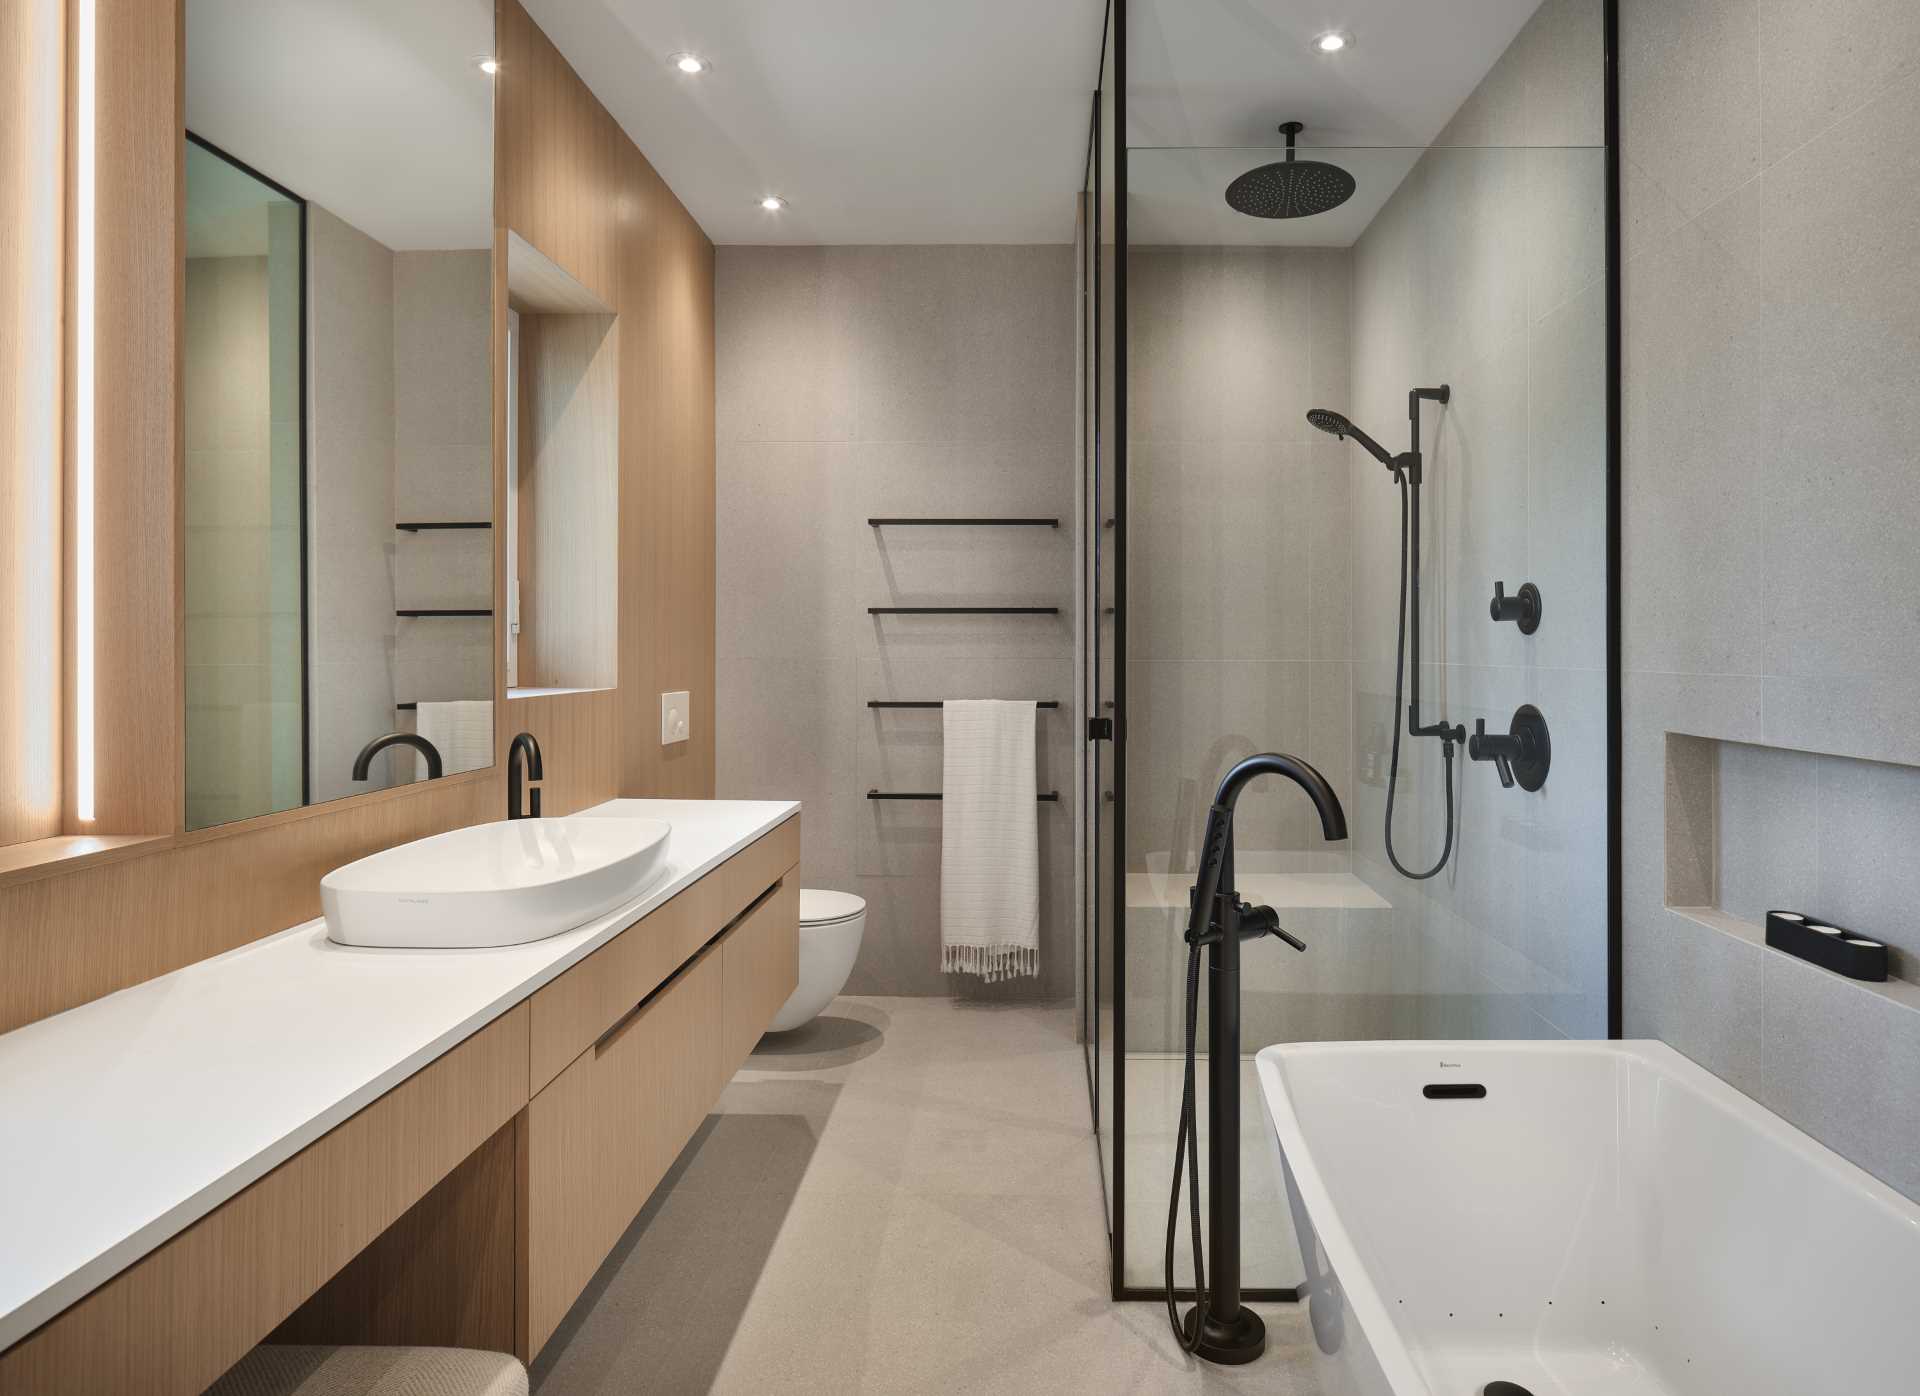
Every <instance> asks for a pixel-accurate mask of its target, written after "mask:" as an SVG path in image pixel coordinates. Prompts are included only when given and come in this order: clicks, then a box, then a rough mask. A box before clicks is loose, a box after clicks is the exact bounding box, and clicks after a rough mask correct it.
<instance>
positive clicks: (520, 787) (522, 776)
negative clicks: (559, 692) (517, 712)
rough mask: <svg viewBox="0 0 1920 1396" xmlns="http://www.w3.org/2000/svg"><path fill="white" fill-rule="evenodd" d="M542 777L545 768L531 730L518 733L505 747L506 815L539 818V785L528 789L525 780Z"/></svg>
mask: <svg viewBox="0 0 1920 1396" xmlns="http://www.w3.org/2000/svg"><path fill="white" fill-rule="evenodd" d="M545 779H546V770H545V767H544V766H543V765H542V763H541V761H540V743H539V741H538V740H536V739H535V737H534V735H533V733H531V732H522V733H520V734H519V735H518V736H516V737H515V738H514V739H513V741H512V743H511V744H510V745H509V746H508V747H507V818H509V819H538V818H539V817H540V787H539V786H537V785H536V786H534V787H533V788H532V789H531V790H528V789H527V782H528V781H535V780H545ZM523 791H524V792H525V798H524V799H522V792H523Z"/></svg>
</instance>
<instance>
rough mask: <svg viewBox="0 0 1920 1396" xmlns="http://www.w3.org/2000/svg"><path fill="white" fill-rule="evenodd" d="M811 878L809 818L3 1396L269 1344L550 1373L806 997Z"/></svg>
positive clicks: (59, 1327) (228, 1214)
mask: <svg viewBox="0 0 1920 1396" xmlns="http://www.w3.org/2000/svg"><path fill="white" fill-rule="evenodd" d="M799 860H800V821H799V818H798V817H797V816H796V817H794V818H791V819H788V820H786V821H785V822H784V823H781V824H779V825H777V826H776V827H775V828H773V829H772V830H770V831H768V832H767V833H766V834H763V835H762V836H761V837H760V838H759V839H757V840H756V841H755V842H753V843H751V844H749V845H748V846H747V847H746V848H744V849H742V850H741V851H740V852H739V853H737V854H735V855H734V856H733V857H732V858H729V859H728V860H727V861H726V862H724V863H722V864H720V865H719V866H718V867H716V868H714V869H713V870H712V871H711V872H709V873H707V875H706V876H705V877H703V878H701V879H700V880H699V881H698V882H695V883H693V884H692V885H691V886H689V887H687V888H685V889H683V890H682V891H681V892H679V893H678V894H676V895H675V896H674V897H673V898H672V900H670V901H668V902H667V903H665V904H664V905H662V906H660V907H659V908H657V909H655V910H654V911H653V912H651V913H650V914H648V915H647V916H646V917H645V918H643V919H642V920H640V921H638V922H636V923H634V925H632V926H630V927H629V928H627V929H626V930H625V931H623V932H621V933H620V934H619V935H617V936H615V937H614V938H613V939H612V940H610V941H608V942H607V943H606V944H605V945H603V946H601V947H600V948H599V949H598V950H596V951H594V952H593V953H592V954H591V955H589V956H587V957H586V958H585V959H584V960H581V961H580V962H579V963H578V964H576V965H574V966H573V967H572V968H570V969H568V970H567V971H566V972H565V973H563V974H561V975H560V976H559V977H558V978H556V979H554V980H553V981H552V982H550V983H548V984H546V985H544V986H542V987H541V988H540V989H538V990H536V991H535V992H534V993H533V994H532V995H531V997H530V998H529V999H527V1000H526V1001H524V1002H522V1003H520V1004H517V1005H515V1006H514V1007H513V1008H511V1009H509V1010H508V1011H507V1012H506V1013H504V1014H503V1015H501V1016H500V1017H498V1018H496V1019H494V1020H493V1021H492V1022H491V1023H489V1024H488V1025H487V1026H485V1027H483V1028H481V1029H480V1030H479V1031H478V1032H476V1033H475V1034H474V1035H472V1036H471V1037H469V1038H467V1039H466V1040H465V1041H463V1042H461V1043H460V1044H459V1045H457V1046H455V1047H453V1048H452V1049H450V1050H449V1051H447V1052H446V1053H444V1054H443V1055H441V1056H440V1057H438V1058H436V1059H435V1060H434V1061H432V1062H430V1063H428V1064H427V1065H426V1066H424V1067H422V1068H421V1069H420V1070H418V1071H416V1072H415V1073H414V1074H413V1075H412V1076H410V1077H408V1078H407V1079H406V1080H404V1081H402V1082H400V1083H399V1084H398V1085H396V1086H394V1087H393V1088H392V1089H391V1090H389V1091H388V1092H387V1093H386V1094H385V1095H382V1096H380V1097H379V1098H378V1099H377V1100H374V1101H373V1102H371V1103H370V1104H368V1105H367V1106H365V1107H363V1108H362V1109H361V1110H360V1111H358V1112H357V1113H356V1114H354V1115H352V1116H350V1117H349V1118H348V1119H347V1120H345V1121H344V1122H343V1123H341V1124H339V1125H337V1126H335V1127H334V1128H333V1129H332V1130H331V1131H329V1132H328V1133H326V1134H324V1135H322V1136H321V1137H320V1138H319V1139H317V1140H315V1141H314V1142H313V1143H311V1144H309V1145H307V1146H306V1147H305V1148H304V1149H302V1150H300V1151H299V1152H298V1153H296V1154H295V1155H293V1157H291V1158H289V1159H288V1160H287V1161H286V1162H284V1163H282V1164H280V1165H279V1167H277V1168H275V1169H274V1170H273V1171H271V1172H269V1173H268V1174H266V1176H264V1177H262V1178H261V1179H259V1180H258V1181H257V1182H255V1183H253V1184H251V1185H250V1186H249V1187H247V1188H245V1189H244V1190H242V1191H241V1192H240V1193H238V1194H237V1195H235V1196H234V1197H232V1198H230V1199H229V1200H228V1201H226V1202H224V1203H222V1204H221V1205H220V1206H219V1207H217V1208H215V1209H214V1210H213V1211H212V1212H210V1213H208V1214H207V1215H206V1216H205V1217H203V1218H201V1219H200V1220H199V1221H198V1222H195V1223H194V1224H193V1225H192V1226H190V1227H188V1228H187V1229H186V1230H185V1231H182V1232H180V1233H179V1234H178V1235H176V1236H174V1237H173V1238H172V1239H171V1240H169V1241H167V1242H166V1243H164V1244H163V1245H161V1246H160V1247H159V1248H158V1249H156V1250H154V1251H152V1252H150V1253H148V1254H147V1255H146V1256H145V1257H144V1258H142V1259H141V1260H139V1261H137V1262H136V1263H135V1264H133V1265H132V1266H130V1267H128V1268H127V1269H125V1270H123V1271H121V1272H120V1273H119V1274H118V1275H116V1276H115V1277H114V1278H112V1279H111V1280H109V1281H107V1282H106V1283H105V1284H104V1285H102V1286H101V1287H100V1288H98V1289H96V1290H94V1291H93V1292H92V1293H91V1294H89V1295H87V1296H86V1297H85V1298H83V1299H81V1300H80V1301H79V1302H77V1303H75V1304H74V1305H72V1306H71V1307H70V1308H68V1309H66V1310H65V1311H64V1312H62V1313H60V1314H59V1315H57V1316H56V1317H55V1318H53V1319H52V1320H50V1321H49V1322H47V1323H46V1324H44V1325H43V1326H41V1327H40V1328H39V1329H37V1330H36V1331H34V1332H33V1333H31V1334H29V1335H28V1336H27V1337H26V1338H25V1339H23V1340H21V1341H20V1342H19V1343H17V1344H15V1345H14V1346H13V1347H11V1348H9V1349H7V1350H6V1351H5V1352H0V1396H13V1393H16V1392H20V1393H33V1396H45V1393H57V1392H67V1391H74V1392H87V1393H95V1392H100V1393H113V1392H136V1391H137V1392H142V1393H146V1392H154V1393H171V1392H181V1393H190V1392H197V1391H200V1390H201V1389H203V1388H204V1387H205V1386H206V1385H207V1384H208V1383H209V1382H211V1381H213V1380H214V1379H215V1378H217V1377H218V1376H219V1375H220V1374H221V1373H222V1372H224V1371H225V1370H226V1369H227V1368H228V1367H229V1366H231V1365H232V1364H233V1363H234V1362H236V1361H237V1360H239V1358H240V1357H242V1356H243V1355H244V1354H245V1353H246V1352H247V1350H248V1349H249V1348H251V1347H252V1346H253V1345H254V1344H256V1343H259V1342H261V1341H264V1340H268V1339H269V1338H271V1340H272V1341H275V1342H318V1343H399V1344H407V1343H420V1344H436V1345H451V1346H466V1347H483V1348H492V1349H496V1350H501V1351H514V1352H517V1353H518V1355H519V1356H520V1357H521V1358H522V1359H524V1360H527V1361H531V1360H532V1359H533V1357H534V1356H535V1355H536V1354H537V1353H538V1352H539V1350H540V1348H541V1347H542V1346H543V1345H544V1344H545V1343H546V1341H547V1339H548V1338H549V1337H551V1336H552V1334H553V1331H554V1329H555V1328H556V1327H557V1326H558V1325H559V1323H560V1320H561V1319H562V1318H563V1317H565V1315H566V1312H567V1310H568V1309H569V1308H570V1307H571V1306H572V1305H573V1303H574V1301H575V1300H576V1299H577V1298H578V1297H579V1296H580V1293H581V1291H582V1290H583V1289H584V1288H585V1287H586V1284H587V1282H588V1281H589V1280H590V1279H591V1278H592V1277H593V1274H594V1272H595V1270H597V1269H598V1268H599V1266H600V1264H601V1262H602V1261H604V1260H605V1259H606V1257H607V1255H608V1254H609V1252H611V1251H612V1249H613V1247H614V1245H615V1243H616V1242H618V1240H619V1239H620V1237H621V1235H622V1234H623V1233H624V1232H625V1231H626V1229H627V1227H628V1226H629V1225H631V1223H632V1221H633V1219H634V1217H635V1216H636V1215H638V1213H639V1212H640V1209H641V1208H642V1207H643V1206H645V1205H646V1201H647V1199H648V1197H649V1196H651V1195H652V1193H653V1190H654V1188H655V1187H657V1186H658V1185H659V1182H660V1180H661V1178H662V1177H664V1176H665V1175H666V1172H667V1170H668V1169H669V1168H670V1167H671V1166H672V1165H673V1161H674V1159H675V1158H676V1157H677V1156H678V1155H679V1153H680V1151H681V1149H683V1148H684V1147H685V1146H686V1143H687V1141H688V1140H689V1139H691V1138H692V1137H693V1135H694V1132H695V1131H696V1130H698V1129H699V1127H700V1124H701V1121H702V1120H704V1119H705V1118H706V1115H707V1112H708V1111H709V1110H710V1109H711V1108H712V1106H713V1104H714V1101H715V1100H716V1099H717V1098H718V1096H719V1094H720V1092H721V1090H722V1089H723V1088H724V1087H725V1086H726V1084H727V1081H728V1079H729V1078H730V1077H731V1076H732V1075H733V1073H734V1072H735V1071H736V1070H738V1069H739V1066H740V1064H741V1062H742V1061H743V1060H744V1059H745V1058H746V1055H747V1053H748V1052H749V1051H751V1050H752V1048H753V1045H754V1043H755V1041H757V1040H758V1038H759V1036H760V1034H761V1033H762V1032H764V1031H765V1030H766V1027H767V1025H768V1023H770V1022H771V1021H772V1019H773V1015H774V1014H775V1013H776V1012H777V1011H779V1008H780V1006H781V1004H783V1003H784V1002H785V1001H786V997H787V995H788V994H790V993H791V992H792V991H793V988H794V986H795V984H796V982H797V977H798V945H799V910H800V885H799V875H798V866H797V865H798V863H799ZM130 1166H137V1165H130Z"/></svg>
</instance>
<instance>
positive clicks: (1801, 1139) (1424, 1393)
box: [1254, 1038, 1920, 1396]
mask: <svg viewBox="0 0 1920 1396" xmlns="http://www.w3.org/2000/svg"><path fill="white" fill-rule="evenodd" d="M1433 1053H1442V1054H1459V1053H1478V1054H1498V1055H1502V1056H1514V1055H1520V1056H1544V1055H1548V1054H1553V1055H1572V1056H1590V1057H1611V1058H1614V1059H1623V1058H1624V1059H1637V1060H1638V1061H1640V1062H1642V1063H1644V1064H1645V1065H1647V1066H1648V1067H1650V1068H1651V1069H1652V1070H1653V1071H1655V1072H1656V1073H1657V1074H1659V1075H1661V1076H1663V1077H1665V1078H1667V1079H1668V1080H1671V1081H1672V1082H1673V1083H1674V1084H1675V1085H1677V1086H1679V1087H1681V1088H1683V1089H1685V1090H1686V1091H1687V1092H1688V1094H1690V1095H1693V1096H1695V1097H1697V1098H1698V1099H1699V1100H1700V1102H1701V1104H1702V1105H1703V1106H1704V1107H1705V1108H1707V1109H1710V1110H1720V1111H1723V1112H1725V1113H1726V1114H1729V1115H1731V1116H1732V1117H1734V1118H1735V1119H1736V1120H1738V1121H1740V1122H1741V1123H1743V1124H1746V1125H1748V1126H1750V1127H1751V1128H1753V1129H1754V1130H1755V1131H1756V1132H1758V1133H1759V1134H1760V1135H1761V1136H1762V1137H1763V1138H1765V1139H1767V1140H1769V1141H1770V1142H1772V1143H1773V1144H1775V1145H1776V1146H1778V1147H1781V1148H1784V1149H1787V1150H1789V1151H1790V1152H1792V1153H1794V1154H1796V1155H1798V1156H1799V1157H1801V1158H1803V1159H1805V1160H1806V1161H1807V1162H1809V1163H1811V1164H1813V1165H1815V1166H1816V1167H1818V1168H1819V1169H1820V1170H1821V1171H1822V1172H1824V1173H1825V1174H1826V1175H1827V1176H1829V1177H1830V1178H1831V1179H1832V1181H1833V1184H1834V1186H1836V1187H1839V1188H1842V1189H1845V1190H1847V1191H1850V1192H1852V1193H1855V1194H1856V1195H1858V1196H1859V1197H1860V1198H1861V1200H1862V1201H1864V1202H1866V1203H1868V1204H1869V1205H1870V1206H1873V1207H1874V1208H1875V1209H1876V1210H1878V1211H1880V1212H1882V1213H1884V1214H1885V1215H1886V1217H1887V1221H1888V1223H1889V1224H1890V1225H1896V1226H1904V1227H1906V1228H1907V1229H1909V1230H1911V1231H1913V1232H1914V1233H1915V1236H1916V1240H1920V1202H1915V1201H1914V1200H1912V1199H1911V1198H1908V1197H1907V1196H1906V1195H1905V1194H1903V1193H1900V1192H1898V1191H1896V1190H1895V1189H1894V1188H1892V1187H1891V1186H1889V1185H1888V1184H1886V1183H1883V1182H1881V1181H1880V1180H1879V1179H1878V1178H1876V1177H1874V1176H1873V1175H1872V1174H1871V1173H1868V1172H1867V1171H1866V1170H1865V1169H1863V1168H1861V1167H1860V1166H1859V1165H1858V1164H1856V1163H1854V1162H1852V1161H1851V1160H1849V1159H1847V1158H1845V1157H1843V1156H1842V1155H1840V1154H1839V1153H1837V1152H1835V1151H1834V1150H1833V1149H1831V1148H1829V1147H1827V1146H1826V1145H1825V1144H1822V1143H1821V1142H1820V1141H1819V1140H1817V1139H1815V1138H1814V1137H1813V1136H1812V1135H1810V1134H1807V1133H1806V1132H1805V1131H1803V1130H1801V1129H1800V1128H1798V1127H1797V1126H1795V1125H1793V1124H1791V1123H1789V1122H1788V1121H1787V1120H1786V1119H1784V1118H1782V1117H1781V1116H1780V1115H1777V1114H1775V1113H1774V1112H1773V1111H1771V1110H1769V1109H1768V1108H1767V1107H1766V1106H1764V1105H1762V1104H1761V1103H1760V1102H1759V1101H1757V1100H1755V1099H1753V1098H1752V1097H1751V1096H1749V1095H1747V1094H1746V1093H1745V1092H1743V1091H1741V1090H1739V1089H1738V1088H1737V1087H1735V1086H1732V1085H1729V1084H1728V1083H1727V1082H1726V1081H1723V1080H1722V1079H1721V1078H1720V1077H1718V1076H1715V1075H1714V1074H1713V1073H1712V1072H1710V1071H1708V1070H1707V1069H1706V1068H1704V1067H1702V1066H1700V1065H1699V1064H1698V1063H1697V1062H1695V1061H1693V1060H1692V1058H1690V1057H1688V1056H1686V1055H1685V1054H1684V1053H1682V1052H1680V1051H1678V1050H1676V1049H1675V1048H1673V1047H1671V1046H1669V1045H1668V1044H1667V1043H1665V1042H1661V1041H1659V1040H1657V1039H1651V1038H1630V1039H1622V1040H1616V1041H1584V1042H1583V1041H1579V1040H1576V1039H1546V1040H1513V1041H1506V1040H1501V1039H1496V1038H1483V1039H1466V1040H1441V1039H1432V1040H1429V1039H1418V1040H1406V1041H1397V1040H1393V1041H1371V1042H1283V1043H1275V1044H1274V1045H1272V1046H1268V1047H1263V1048H1261V1049H1260V1051H1259V1052H1258V1053H1256V1054H1255V1057H1254V1073H1255V1078H1256V1079H1257V1080H1258V1081H1259V1083H1260V1097H1261V1105H1262V1108H1263V1109H1264V1110H1265V1112H1266V1116H1267V1121H1268V1125H1269V1127H1270V1128H1271V1129H1272V1130H1273V1132H1274V1134H1275V1136H1276V1137H1277V1143H1278V1144H1279V1147H1280V1152H1281V1156H1282V1158H1283V1159H1284V1161H1285V1166H1286V1167H1287V1168H1288V1169H1290V1170H1291V1172H1292V1175H1293V1182H1294V1185H1295V1186H1296V1187H1297V1188H1298V1189H1299V1191H1300V1197H1301V1201H1302V1202H1303V1203H1304V1204H1305V1206H1306V1210H1307V1217H1308V1219H1309V1220H1310V1221H1311V1222H1312V1224H1313V1231H1314V1236H1315V1238H1316V1240H1317V1242H1318V1244H1319V1246H1320V1247H1321V1249H1322V1250H1323V1251H1325V1253H1326V1257H1327V1263H1328V1267H1329V1268H1330V1269H1331V1271H1332V1273H1333V1275H1334V1277H1335V1278H1336V1280H1337V1281H1338V1283H1339V1287H1340V1291H1341V1295H1342V1297H1343V1299H1344V1300H1345V1302H1346V1304H1347V1305H1348V1306H1349V1307H1350V1308H1351V1309H1352V1310H1353V1314H1354V1317H1355V1318H1356V1319H1357V1320H1358V1321H1359V1324H1360V1327H1361V1331H1362V1332H1363V1333H1364V1335H1365V1337H1366V1341H1367V1343H1368V1345H1369V1346H1370V1347H1371V1348H1372V1350H1373V1354H1374V1357H1375V1360H1376V1361H1377V1362H1378V1363H1379V1364H1380V1367H1381V1369H1382V1372H1383V1374H1384V1375H1385V1376H1386V1378H1387V1380H1388V1382H1389V1383H1390V1384H1391V1385H1392V1388H1393V1390H1394V1391H1395V1392H1402V1391H1404V1392H1406V1393H1410V1394H1411V1393H1421V1396H1431V1393H1432V1387H1431V1386H1430V1385H1429V1383H1428V1382H1427V1380H1426V1378H1425V1377H1424V1376H1423V1375H1422V1374H1421V1372H1420V1369H1419V1367H1418V1366H1417V1365H1416V1364H1415V1362H1414V1360H1413V1354H1412V1353H1411V1352H1410V1351H1409V1350H1408V1348H1407V1344H1406V1339H1405V1337H1404V1335H1403V1334H1402V1333H1401V1331H1400V1328H1399V1325H1398V1324H1396V1323H1395V1322H1394V1319H1393V1315H1392V1313H1391V1311H1390V1310H1389V1309H1388V1308H1387V1306H1386V1303H1385V1301H1383V1300H1382V1299H1381V1297H1380V1292H1379V1290H1378V1289H1377V1288H1376V1287H1375V1286H1374V1282H1373V1276H1372V1275H1371V1274H1370V1273H1369V1272H1368V1270H1367V1267H1366V1266H1365V1265H1363V1264H1362V1263H1361V1260H1360V1256H1359V1252H1358V1251H1357V1249H1356V1248H1355V1246H1354V1243H1353V1238H1352V1236H1351V1235H1350V1234H1349V1232H1348V1231H1347V1227H1346V1222H1345V1220H1344V1218H1343V1217H1342V1216H1341V1214H1340V1211H1339V1209H1338V1208H1337V1207H1336V1206H1335V1205H1334V1202H1333V1198H1332V1195H1331V1194H1330V1193H1329V1192H1328V1190H1327V1186H1326V1181H1325V1179H1324V1178H1323V1177H1322V1176H1321V1172H1320V1165H1319V1161H1318V1159H1317V1158H1315V1156H1314V1153H1313V1150H1312V1149H1311V1148H1309V1147H1308V1146H1307V1142H1306V1137H1305V1135H1304V1133H1303V1132H1302V1129H1301V1126H1300V1118H1299V1115H1298V1114H1297V1113H1296V1112H1295V1110H1294V1108H1293V1099H1292V1096H1291V1095H1290V1094H1289V1092H1288V1090H1287V1080H1286V1074H1285V1070H1284V1068H1283V1065H1282V1063H1284V1062H1285V1061H1286V1060H1287V1059H1289V1058H1302V1059H1304V1058H1312V1057H1328V1056H1343V1057H1359V1056H1379V1055H1383V1054H1390V1055H1396V1056H1404V1055H1411V1054H1433Z"/></svg>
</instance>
